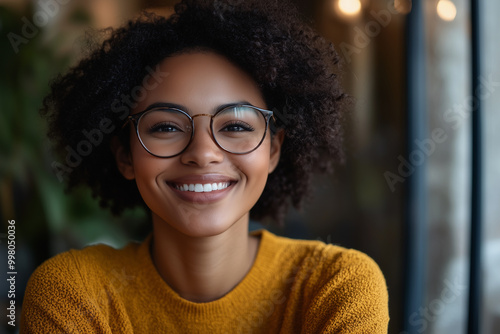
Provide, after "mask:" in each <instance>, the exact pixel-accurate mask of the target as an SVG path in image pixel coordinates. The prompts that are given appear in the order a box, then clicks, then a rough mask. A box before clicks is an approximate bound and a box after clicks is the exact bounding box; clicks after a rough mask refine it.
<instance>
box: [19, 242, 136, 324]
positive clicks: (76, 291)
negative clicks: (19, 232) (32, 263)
mask: <svg viewBox="0 0 500 334" xmlns="http://www.w3.org/2000/svg"><path fill="white" fill-rule="evenodd" d="M137 249H138V244H135V243H131V244H129V245H128V246H126V247H125V248H123V249H119V250H118V249H114V248H112V247H109V246H105V245H95V246H89V247H86V248H84V249H82V250H70V251H67V252H64V253H61V254H59V255H56V256H54V257H52V258H50V259H48V260H47V261H45V262H44V263H42V264H41V265H40V266H39V267H38V268H37V269H36V270H35V272H34V273H33V274H32V275H31V277H30V279H29V281H28V285H27V287H26V292H25V295H24V299H23V307H22V314H21V332H22V333H24V332H29V331H31V330H35V329H36V330H39V329H41V328H44V329H46V330H47V331H52V332H58V331H59V332H60V331H62V332H68V331H69V332H71V328H70V327H71V326H72V325H71V324H70V323H69V322H68V319H73V322H74V323H75V324H77V325H75V326H77V327H80V328H86V329H88V332H89V333H90V332H92V331H91V330H90V329H91V328H94V326H98V327H99V326H101V327H99V328H104V327H105V326H106V325H105V324H106V321H105V316H104V315H103V314H104V313H103V310H105V309H106V306H107V304H106V301H107V300H108V296H107V294H108V292H109V291H114V290H116V287H117V286H118V284H123V280H124V279H126V278H127V276H126V274H125V273H126V272H125V271H124V269H123V268H124V265H125V268H127V269H125V270H129V271H132V270H134V266H136V264H135V263H140V259H138V258H137V257H135V256H134V253H136V252H137ZM127 266H128V267H127ZM117 278H118V279H117ZM88 319H94V320H93V323H92V324H90V322H89V320H88ZM87 325H88V327H85V326H87ZM68 326H70V327H68ZM82 326H83V327H82ZM49 329H50V330H49Z"/></svg>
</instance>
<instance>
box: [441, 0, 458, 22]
mask: <svg viewBox="0 0 500 334" xmlns="http://www.w3.org/2000/svg"><path fill="white" fill-rule="evenodd" d="M436 10H437V13H438V15H439V17H440V18H441V19H442V20H444V21H453V20H454V19H455V17H456V16H457V7H456V6H455V4H454V3H453V2H452V1H450V0H439V2H438V4H437V8H436Z"/></svg>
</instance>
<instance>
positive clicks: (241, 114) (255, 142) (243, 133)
mask: <svg viewBox="0 0 500 334" xmlns="http://www.w3.org/2000/svg"><path fill="white" fill-rule="evenodd" d="M212 131H213V134H214V138H215V140H216V141H217V143H219V145H220V146H222V147H223V148H224V149H225V150H227V151H229V152H233V153H247V152H250V151H252V150H254V149H255V148H256V147H257V146H259V144H260V143H261V141H262V139H263V138H264V135H265V133H266V119H265V117H264V116H263V115H262V113H261V112H260V111H258V110H256V109H253V108H251V107H246V106H235V107H230V108H227V109H224V110H223V111H221V112H219V113H218V114H217V116H215V117H214V120H213V129H212Z"/></svg>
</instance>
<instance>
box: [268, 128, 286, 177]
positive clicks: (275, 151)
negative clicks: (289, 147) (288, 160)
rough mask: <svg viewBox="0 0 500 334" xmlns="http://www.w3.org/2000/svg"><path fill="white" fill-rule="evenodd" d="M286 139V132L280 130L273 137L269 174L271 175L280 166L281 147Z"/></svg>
mask: <svg viewBox="0 0 500 334" xmlns="http://www.w3.org/2000/svg"><path fill="white" fill-rule="evenodd" d="M284 139H285V130H283V129H280V130H278V132H276V133H275V134H274V135H272V136H271V157H270V160H269V174H271V173H272V172H273V171H274V170H275V169H276V166H278V162H279V161H280V155H281V145H283V140H284Z"/></svg>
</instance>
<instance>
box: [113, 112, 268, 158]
mask: <svg viewBox="0 0 500 334" xmlns="http://www.w3.org/2000/svg"><path fill="white" fill-rule="evenodd" d="M235 107H246V108H250V109H254V110H257V111H258V112H260V113H261V115H262V116H263V117H264V119H265V122H266V128H265V130H264V135H263V136H262V139H261V140H260V142H259V144H258V145H257V146H256V147H255V148H253V149H252V150H250V151H247V152H243V153H238V152H231V151H230V150H228V149H225V148H224V147H222V145H221V144H220V143H219V142H218V141H217V139H216V138H215V135H214V129H213V124H214V118H215V117H216V116H217V115H218V114H219V113H221V112H223V111H225V110H228V109H231V108H235ZM153 110H154V111H158V110H173V111H177V112H180V113H182V114H184V115H185V116H187V118H188V119H189V121H190V122H191V128H192V129H193V131H191V137H190V138H189V142H188V143H187V145H186V147H184V149H183V150H182V151H180V152H179V153H176V154H174V155H168V156H161V155H157V154H154V153H152V152H151V151H150V150H149V149H148V148H147V147H146V145H145V144H144V142H143V141H142V138H141V135H140V134H139V122H140V120H141V118H142V117H143V116H144V115H146V114H147V113H148V112H151V111H153ZM201 116H207V117H210V134H211V136H212V139H213V140H214V142H215V144H217V146H218V147H219V148H220V149H222V150H223V151H225V152H227V153H231V154H237V155H243V154H248V153H252V152H253V151H255V150H256V149H258V148H259V147H260V145H261V144H262V142H263V141H264V139H265V138H266V135H267V129H268V128H269V120H270V119H271V118H272V119H273V120H274V121H276V119H275V117H274V113H273V112H272V111H271V110H266V109H262V108H258V107H255V106H252V105H250V104H234V105H229V106H224V107H223V108H221V109H219V110H217V112H215V114H213V115H212V114H196V115H194V116H191V115H189V114H188V113H187V112H185V111H184V110H182V109H179V108H174V107H156V106H152V107H150V108H147V109H146V110H143V111H141V112H139V113H137V114H134V115H129V116H128V117H127V120H126V121H125V124H123V127H125V126H126V125H127V124H128V123H129V122H132V123H133V124H134V127H135V133H136V135H137V138H138V139H139V141H140V142H141V145H142V147H143V148H144V149H145V150H146V152H148V153H149V154H151V155H152V156H155V157H158V158H165V159H166V158H173V157H176V156H178V155H180V154H182V153H184V151H186V150H187V148H188V147H189V145H191V142H192V141H193V138H194V132H195V126H194V119H195V118H196V117H201Z"/></svg>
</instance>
